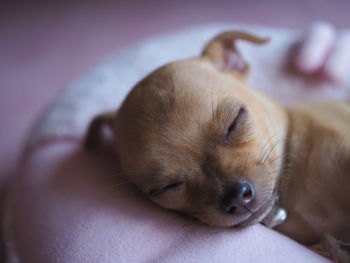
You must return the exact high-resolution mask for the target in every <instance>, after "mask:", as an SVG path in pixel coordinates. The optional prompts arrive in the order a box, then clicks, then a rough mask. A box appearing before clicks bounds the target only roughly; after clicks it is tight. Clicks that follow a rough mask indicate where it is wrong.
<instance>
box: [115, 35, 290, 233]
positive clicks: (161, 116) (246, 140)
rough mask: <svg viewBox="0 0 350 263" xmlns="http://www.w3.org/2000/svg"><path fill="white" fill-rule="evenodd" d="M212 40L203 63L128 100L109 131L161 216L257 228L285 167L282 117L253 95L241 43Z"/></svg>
mask: <svg viewBox="0 0 350 263" xmlns="http://www.w3.org/2000/svg"><path fill="white" fill-rule="evenodd" d="M237 39H244V40H248V41H251V42H254V43H263V42H265V40H264V39H261V38H258V37H254V36H252V35H249V34H246V33H242V32H226V33H223V34H221V35H219V36H217V37H216V38H214V39H213V40H212V41H211V42H209V44H208V45H207V46H206V47H205V49H204V51H203V53H202V55H201V56H200V57H196V58H192V59H188V60H183V61H177V62H174V63H170V64H168V65H165V66H163V67H161V68H160V69H158V70H156V71H155V72H153V73H151V74H150V75H149V76H147V77H146V78H145V79H144V80H142V81H141V82H140V83H139V84H137V85H136V87H135V88H134V89H133V90H132V91H131V92H130V94H129V95H128V96H127V98H126V100H125V101H124V103H123V105H122V106H121V108H120V109H119V111H118V114H117V116H116V118H115V119H114V121H113V127H114V135H115V143H116V150H117V152H118V156H119V158H120V162H121V165H122V168H123V170H124V172H125V173H126V174H127V175H128V176H129V178H130V179H131V181H132V182H134V183H135V184H136V185H137V186H138V187H139V188H140V189H141V190H142V191H143V192H144V193H145V194H146V195H148V196H149V198H150V199H152V200H153V201H154V202H156V203H157V204H159V205H160V206H162V207H164V208H168V209H173V210H177V211H180V212H184V213H186V214H188V215H190V216H192V217H195V218H197V219H199V220H201V221H202V222H204V223H207V224H210V225H215V226H242V225H249V224H253V223H256V222H259V221H260V220H261V219H262V218H263V217H264V216H265V215H266V214H267V213H268V212H269V209H270V208H271V207H272V205H273V202H274V189H275V185H276V181H277V177H278V173H279V170H280V166H281V159H280V157H281V155H282V151H283V141H281V138H282V137H283V136H284V127H283V126H284V124H283V121H284V120H283V113H282V110H281V109H280V108H279V107H278V106H277V105H275V104H274V103H273V102H272V101H270V100H268V99H267V98H265V97H264V96H262V95H260V94H258V93H257V92H256V91H253V90H250V89H248V87H247V85H246V82H245V76H246V74H247V71H248V66H247V64H246V63H245V62H244V60H243V59H242V57H241V56H240V54H239V53H238V51H237V50H236V47H235V45H234V42H235V40H237Z"/></svg>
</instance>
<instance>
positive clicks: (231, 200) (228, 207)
mask: <svg viewBox="0 0 350 263" xmlns="http://www.w3.org/2000/svg"><path fill="white" fill-rule="evenodd" d="M254 199H255V189H254V186H253V185H252V184H251V183H250V182H248V181H245V180H241V181H238V182H237V183H235V184H234V185H233V187H232V188H229V189H228V191H227V193H226V194H225V195H224V197H223V198H222V200H221V205H222V209H223V210H224V211H225V212H226V213H229V214H235V213H236V212H237V211H238V210H241V208H242V207H244V206H245V205H248V204H249V203H251V202H252V201H253V200H254Z"/></svg>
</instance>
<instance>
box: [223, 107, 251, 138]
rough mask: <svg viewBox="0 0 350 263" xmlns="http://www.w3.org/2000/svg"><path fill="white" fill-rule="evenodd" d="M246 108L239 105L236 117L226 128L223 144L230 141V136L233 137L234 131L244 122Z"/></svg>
mask: <svg viewBox="0 0 350 263" xmlns="http://www.w3.org/2000/svg"><path fill="white" fill-rule="evenodd" d="M247 114H248V113H247V110H246V108H245V107H244V106H241V107H240V108H239V110H238V113H237V115H236V117H235V118H234V119H233V121H232V122H231V124H230V126H229V127H228V128H227V130H226V132H225V135H224V142H225V144H229V143H230V141H232V137H234V135H235V132H236V131H237V130H238V129H239V128H240V127H241V126H242V125H243V124H244V122H245V120H246V119H247Z"/></svg>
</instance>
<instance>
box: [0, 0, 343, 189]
mask: <svg viewBox="0 0 350 263" xmlns="http://www.w3.org/2000/svg"><path fill="white" fill-rule="evenodd" d="M349 11H350V1H348V0H333V1H327V0H293V1H281V0H265V1H258V0H251V1H246V0H237V1H233V0H231V1H228V0H227V1H209V0H203V1H189V0H177V1H165V0H154V1H141V0H139V1H137V0H130V1H97V0H96V1H56V2H54V1H42V2H41V3H40V2H33V1H12V2H11V3H4V2H3V3H2V4H1V8H0V125H1V127H0V145H1V147H0V180H2V181H0V185H1V182H3V181H4V179H5V178H7V177H8V176H9V175H11V174H12V173H13V172H14V168H15V161H16V160H17V158H18V155H19V152H20V149H21V145H22V143H23V141H24V138H25V131H26V130H27V129H28V127H29V124H30V123H31V122H32V121H33V119H34V117H35V116H36V115H37V113H38V112H39V111H40V110H41V109H42V108H43V107H44V106H45V105H46V103H48V102H49V101H50V99H51V98H52V97H53V96H55V94H56V93H57V92H58V91H59V90H60V89H62V88H64V87H65V85H66V84H67V83H69V82H70V81H72V80H74V79H76V78H77V77H79V75H80V74H81V73H84V72H85V71H86V70H88V69H89V68H91V67H92V66H93V65H94V64H95V63H97V62H100V61H101V60H103V58H105V57H107V56H108V55H109V54H111V53H113V52H115V51H117V50H118V49H121V48H124V47H127V46H129V45H130V44H132V43H135V42H137V41H139V40H142V39H143V38H145V37H147V36H150V35H153V34H157V33H160V32H167V31H169V30H174V29H178V28H181V27H185V26H189V25H195V24H200V23H209V22H243V23H250V24H264V25H273V26H287V27H294V28H303V27H306V26H308V25H309V24H310V23H311V22H313V21H315V20H320V19H322V20H328V21H330V22H332V23H334V24H335V25H337V26H339V27H348V26H349V24H350V23H349V22H350V18H349Z"/></svg>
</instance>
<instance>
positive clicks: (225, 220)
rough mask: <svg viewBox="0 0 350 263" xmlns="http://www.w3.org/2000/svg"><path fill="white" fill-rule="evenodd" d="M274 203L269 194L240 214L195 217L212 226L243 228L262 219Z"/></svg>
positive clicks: (273, 198)
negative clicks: (251, 208) (259, 203)
mask: <svg viewBox="0 0 350 263" xmlns="http://www.w3.org/2000/svg"><path fill="white" fill-rule="evenodd" d="M274 204H275V197H274V196H271V197H269V198H267V199H266V200H265V201H264V202H262V203H261V205H259V206H258V207H257V208H256V209H255V210H254V211H249V212H248V213H247V214H245V215H242V216H239V217H237V216H235V215H221V214H220V215H217V214H215V215H205V216H196V219H197V220H199V221H201V222H202V223H204V224H206V225H210V226H213V227H226V228H228V227H235V228H244V227H247V226H251V225H255V224H258V223H260V222H262V221H263V219H264V218H265V217H266V216H267V215H268V214H269V213H270V211H271V210H272V208H273V206H274Z"/></svg>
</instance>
